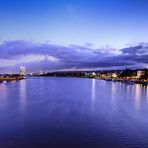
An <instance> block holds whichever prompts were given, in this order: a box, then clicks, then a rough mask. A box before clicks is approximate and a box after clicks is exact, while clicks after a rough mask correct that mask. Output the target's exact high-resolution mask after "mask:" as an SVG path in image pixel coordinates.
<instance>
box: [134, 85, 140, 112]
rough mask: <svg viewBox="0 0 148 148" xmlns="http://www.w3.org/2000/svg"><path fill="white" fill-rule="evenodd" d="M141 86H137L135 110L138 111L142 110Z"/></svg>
mask: <svg viewBox="0 0 148 148" xmlns="http://www.w3.org/2000/svg"><path fill="white" fill-rule="evenodd" d="M141 93H142V92H141V86H140V85H138V84H136V85H135V108H136V109H137V110H139V109H140V101H141Z"/></svg>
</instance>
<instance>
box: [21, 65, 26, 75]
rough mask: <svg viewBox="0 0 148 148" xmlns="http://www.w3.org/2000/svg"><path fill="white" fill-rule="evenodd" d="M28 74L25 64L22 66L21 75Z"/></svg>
mask: <svg viewBox="0 0 148 148" xmlns="http://www.w3.org/2000/svg"><path fill="white" fill-rule="evenodd" d="M25 74H26V68H25V67H24V66H21V67H20V75H22V76H24V75H25Z"/></svg>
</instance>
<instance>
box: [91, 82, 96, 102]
mask: <svg viewBox="0 0 148 148" xmlns="http://www.w3.org/2000/svg"><path fill="white" fill-rule="evenodd" d="M95 99H96V80H95V79H92V102H95Z"/></svg>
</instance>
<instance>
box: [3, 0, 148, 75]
mask: <svg viewBox="0 0 148 148" xmlns="http://www.w3.org/2000/svg"><path fill="white" fill-rule="evenodd" d="M147 8H148V1H147V0H0V72H3V73H5V72H15V71H17V69H18V67H19V66H20V65H25V66H27V67H28V72H30V71H39V70H45V71H49V70H62V69H64V70H71V69H103V68H112V69H113V68H122V67H128V66H129V67H135V68H136V67H147V64H148V61H147V57H148V48H147V47H148V44H147V42H148V41H147V40H148V29H147V26H148V19H147V18H148V9H147Z"/></svg>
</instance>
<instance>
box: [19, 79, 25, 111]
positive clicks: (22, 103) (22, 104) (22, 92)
mask: <svg viewBox="0 0 148 148" xmlns="http://www.w3.org/2000/svg"><path fill="white" fill-rule="evenodd" d="M19 95H20V109H21V110H24V108H25V105H26V81H25V80H21V81H20V91H19Z"/></svg>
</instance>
